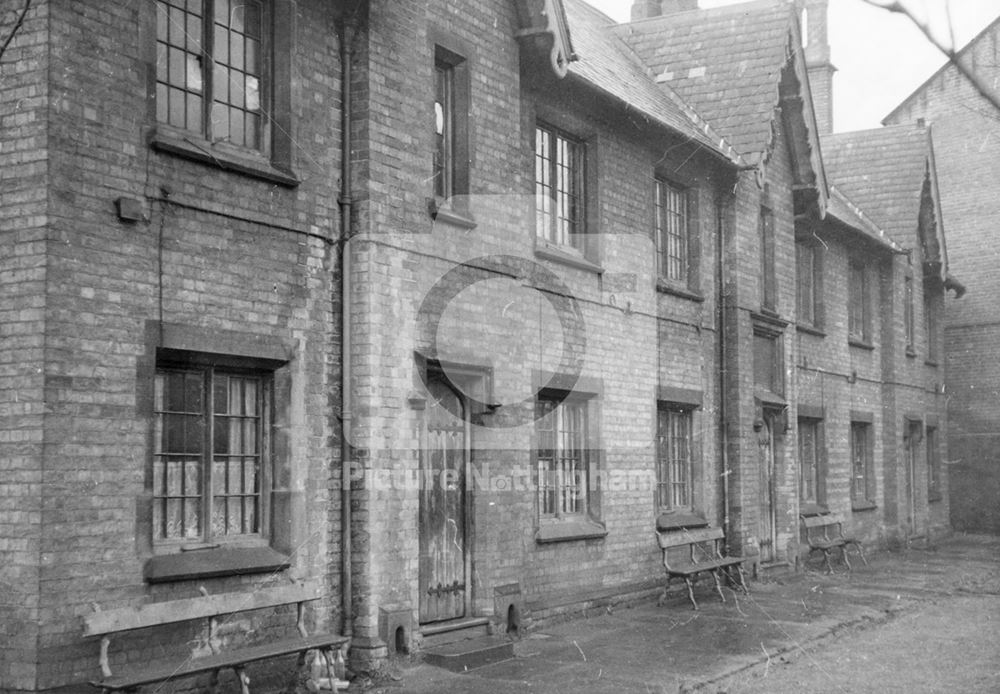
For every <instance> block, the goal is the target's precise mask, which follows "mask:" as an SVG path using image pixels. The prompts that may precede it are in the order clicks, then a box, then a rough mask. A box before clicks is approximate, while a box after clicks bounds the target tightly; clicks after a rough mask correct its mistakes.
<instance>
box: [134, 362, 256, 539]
mask: <svg viewBox="0 0 1000 694" xmlns="http://www.w3.org/2000/svg"><path fill="white" fill-rule="evenodd" d="M164 374H189V375H191V374H197V375H199V376H200V378H201V397H202V404H203V411H202V413H201V415H200V417H199V421H200V422H201V423H202V430H203V437H202V438H203V440H202V444H203V447H202V449H201V451H200V453H199V454H198V457H199V458H200V461H199V463H198V465H199V481H198V486H199V490H198V491H199V493H198V494H197V497H198V499H199V501H198V506H199V515H200V518H201V519H202V528H201V532H200V534H199V537H198V538H197V539H194V538H189V537H185V536H183V535H182V536H180V537H164V536H161V534H160V532H159V531H158V529H157V527H156V525H157V523H156V517H157V512H156V507H157V505H158V504H159V503H160V500H161V499H163V500H164V507H165V506H166V503H165V502H166V501H167V500H168V499H167V497H164V496H162V495H161V496H158V495H157V493H156V489H157V484H156V476H157V475H156V467H157V465H156V459H157V457H159V456H167V455H169V453H164V452H162V451H161V448H160V442H158V441H157V440H156V437H155V436H154V440H153V447H152V451H151V455H152V460H153V462H152V468H153V473H152V474H153V492H152V504H153V507H152V513H153V516H152V523H151V529H152V533H153V536H152V544H153V548H154V551H156V552H169V551H177V550H180V551H186V550H191V549H199V548H206V547H240V546H266V545H267V544H268V543H269V541H270V536H271V533H270V523H271V507H270V490H271V488H272V481H271V478H272V474H273V473H272V467H273V447H272V437H271V429H272V427H273V416H274V373H273V371H272V370H267V369H261V368H254V367H253V366H250V365H245V366H239V365H236V364H233V363H232V362H229V363H221V364H219V363H211V362H209V361H206V360H199V359H193V360H186V359H178V358H172V357H165V358H161V359H158V360H157V364H156V369H155V374H154V377H155V379H156V381H157V382H159V380H160V378H161V376H162V375H164ZM217 376H235V377H238V378H246V379H253V380H255V381H256V382H257V383H258V388H257V395H256V406H257V408H258V409H257V414H256V418H257V424H256V426H255V429H256V436H255V438H256V441H257V442H258V449H257V450H258V452H257V454H256V456H257V457H258V458H259V463H258V469H257V480H258V489H257V491H256V494H255V497H256V501H257V514H256V516H257V530H256V532H252V533H236V534H234V535H232V536H228V537H227V535H226V534H223V535H218V534H216V533H215V532H214V531H213V527H212V526H213V521H212V517H213V506H214V500H215V499H216V498H217V496H218V495H217V494H216V489H217V488H216V487H215V484H214V475H215V470H214V468H215V463H216V457H217V456H218V455H220V454H219V453H217V452H216V451H215V446H216V441H215V438H214V432H215V427H216V420H217V419H218V418H219V417H220V415H222V413H219V412H218V411H217V408H216V406H215V403H214V390H215V389H214V379H215V378H216V377H217ZM166 414H169V413H167V412H165V411H164V410H162V409H161V403H159V402H158V401H157V396H156V389H155V388H154V396H153V417H154V422H158V420H159V419H160V417H161V415H166ZM186 414H188V415H193V414H194V413H186ZM225 416H229V415H225ZM155 431H164V432H165V427H164V428H162V429H161V428H159V427H158V426H154V433H155ZM164 474H166V473H164ZM166 486H167V485H166V483H164V487H166ZM228 496H230V495H228V494H227V495H226V497H227V498H228ZM161 513H162V517H163V520H164V522H166V514H165V513H164V512H161Z"/></svg>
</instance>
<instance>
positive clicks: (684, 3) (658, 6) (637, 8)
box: [632, 0, 698, 22]
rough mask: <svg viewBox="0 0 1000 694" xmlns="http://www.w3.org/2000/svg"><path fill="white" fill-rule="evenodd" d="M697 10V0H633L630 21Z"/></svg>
mask: <svg viewBox="0 0 1000 694" xmlns="http://www.w3.org/2000/svg"><path fill="white" fill-rule="evenodd" d="M697 9H698V0H635V1H634V2H633V3H632V21H633V22H635V21H637V20H639V19H649V18H650V17H661V16H663V15H665V14H674V13H675V12H686V11H687V10H697Z"/></svg>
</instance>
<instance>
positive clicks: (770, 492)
mask: <svg viewBox="0 0 1000 694" xmlns="http://www.w3.org/2000/svg"><path fill="white" fill-rule="evenodd" d="M780 417H781V413H780V412H778V411H777V410H773V409H771V408H766V407H765V408H763V409H762V411H761V415H760V420H759V423H760V427H759V429H758V428H757V427H754V428H755V429H757V474H758V481H759V482H760V483H761V489H760V490H759V491H760V492H761V493H760V494H759V496H758V498H759V503H758V509H757V511H758V514H759V516H758V522H757V543H758V551H759V552H760V561H761V562H763V563H768V562H774V561H777V560H778V503H777V502H778V499H777V486H776V485H777V480H776V478H777V457H778V456H777V451H776V450H775V449H776V446H777V435H776V433H775V432H776V430H777V429H778V425H779V422H778V420H779V419H780ZM765 447H766V448H767V450H768V451H769V453H768V454H767V460H765V458H764V449H765ZM765 487H766V489H764V488H765ZM764 492H766V493H764ZM765 516H766V518H765ZM768 530H769V531H770V533H769V535H770V536H769V537H764V534H765V532H766V531H768ZM765 544H767V545H768V546H769V547H770V553H769V556H768V557H766V558H765V556H764V546H765Z"/></svg>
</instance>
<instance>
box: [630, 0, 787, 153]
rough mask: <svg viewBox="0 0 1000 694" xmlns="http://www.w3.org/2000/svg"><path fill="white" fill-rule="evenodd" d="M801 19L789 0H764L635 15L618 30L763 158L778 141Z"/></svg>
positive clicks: (722, 129) (662, 75)
mask: <svg viewBox="0 0 1000 694" xmlns="http://www.w3.org/2000/svg"><path fill="white" fill-rule="evenodd" d="M794 21H795V20H794V16H793V14H792V11H791V8H790V6H789V5H788V4H787V3H786V2H781V1H779V0H761V1H759V2H748V3H742V4H739V5H729V6H726V7H717V8H710V9H702V10H692V11H688V12H677V13H672V14H669V15H665V16H662V17H654V18H651V19H645V20H641V21H637V22H631V23H628V24H623V25H621V26H619V27H617V28H616V29H615V33H616V34H617V35H618V36H619V37H620V38H621V39H622V40H623V41H624V42H625V43H627V44H628V45H629V46H631V47H632V49H633V50H634V51H635V52H636V54H637V55H638V56H639V58H640V59H641V60H642V62H643V63H644V64H645V65H647V66H648V67H649V68H650V69H651V70H652V71H653V73H654V75H655V77H654V79H655V80H656V81H657V82H658V83H660V84H661V85H667V84H669V86H670V87H671V88H673V89H674V90H675V91H676V92H677V93H678V94H679V95H680V96H681V97H682V98H683V99H684V100H685V101H687V102H688V103H690V104H691V105H692V106H693V107H694V109H695V110H696V111H697V112H698V113H699V114H701V115H702V116H703V117H704V118H705V119H707V120H708V121H709V122H710V123H711V124H712V126H713V127H714V128H715V129H716V130H717V131H718V132H719V133H721V134H722V136H723V137H725V138H726V139H728V140H729V141H730V142H732V144H733V146H734V147H735V148H736V150H737V151H739V152H740V153H741V154H743V155H750V156H748V158H749V159H751V160H753V161H756V160H757V157H756V156H753V155H756V154H760V153H762V152H764V151H766V150H767V149H768V147H769V146H770V143H771V122H772V120H773V118H774V108H775V106H777V104H778V84H779V82H780V80H781V71H782V69H783V68H784V66H785V64H786V63H787V61H788V56H789V50H790V35H791V32H792V31H793V28H792V27H793V23H794Z"/></svg>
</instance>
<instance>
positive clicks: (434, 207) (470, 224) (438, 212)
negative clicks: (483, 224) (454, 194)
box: [427, 198, 476, 229]
mask: <svg viewBox="0 0 1000 694" xmlns="http://www.w3.org/2000/svg"><path fill="white" fill-rule="evenodd" d="M427 211H428V212H429V213H430V215H431V219H433V220H434V221H435V222H444V223H446V224H450V225H451V226H455V227H458V228H459V229H475V228H476V220H475V219H473V218H472V215H471V214H469V211H468V210H456V209H455V208H453V207H450V206H448V205H447V204H446V202H445V201H444V200H439V199H437V198H428V199H427Z"/></svg>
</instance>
